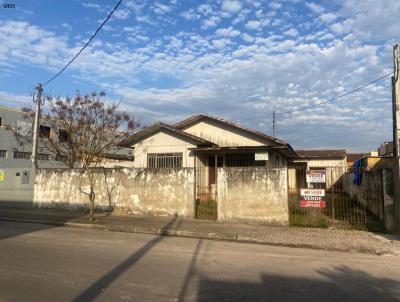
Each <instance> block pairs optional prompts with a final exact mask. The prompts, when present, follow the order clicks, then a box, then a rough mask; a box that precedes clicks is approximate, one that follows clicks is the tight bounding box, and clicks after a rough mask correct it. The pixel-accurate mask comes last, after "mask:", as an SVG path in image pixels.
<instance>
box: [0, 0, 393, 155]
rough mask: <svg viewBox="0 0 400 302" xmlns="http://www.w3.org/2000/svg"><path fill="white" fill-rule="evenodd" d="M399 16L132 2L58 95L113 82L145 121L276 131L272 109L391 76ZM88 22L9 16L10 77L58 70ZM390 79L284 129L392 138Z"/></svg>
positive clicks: (339, 9)
mask: <svg viewBox="0 0 400 302" xmlns="http://www.w3.org/2000/svg"><path fill="white" fill-rule="evenodd" d="M291 2H292V3H291ZM81 8H82V10H84V12H85V14H88V15H90V16H91V17H92V19H93V20H101V18H102V17H103V16H104V11H102V10H100V9H99V7H98V6H96V5H95V4H93V3H87V2H85V3H84V4H82V6H81ZM399 15H400V4H399V2H398V1H396V0H387V1H381V2H378V3H377V2H375V1H369V0H367V1H362V2H361V3H360V2H359V1H355V0H342V1H333V2H332V3H331V4H329V6H321V5H319V4H317V3H314V2H312V1H308V2H306V3H302V2H299V1H274V2H273V3H271V4H269V5H268V4H266V3H264V2H261V1H235V0H225V1H221V2H219V3H217V2H204V3H197V2H196V3H195V4H193V3H192V5H189V4H188V3H179V2H177V1H163V2H161V1H145V2H141V1H126V2H124V5H123V6H122V7H121V11H120V12H119V14H118V15H117V18H114V19H113V20H112V22H110V23H109V24H108V28H107V30H106V31H105V32H104V33H103V34H102V35H101V36H99V40H98V43H96V44H94V45H93V46H92V47H90V48H88V49H87V50H86V51H85V52H84V53H83V54H82V55H81V57H80V58H79V59H78V60H77V61H76V62H75V63H74V64H73V65H72V66H71V68H70V70H69V72H68V74H67V75H65V76H64V77H62V78H60V79H58V81H59V83H60V84H58V86H57V87H61V88H59V89H60V91H58V93H59V94H62V93H71V92H73V91H74V90H75V89H82V88H84V87H88V86H90V87H94V88H96V89H105V90H106V91H107V92H108V94H109V95H110V96H112V97H114V98H117V99H120V100H121V102H122V104H123V106H124V107H125V108H127V109H129V110H132V111H134V112H135V113H136V114H138V115H139V116H140V117H141V118H142V119H143V120H144V121H145V122H146V123H150V122H152V121H155V120H163V121H166V122H176V121H178V120H179V119H181V118H183V117H187V116H188V115H191V114H196V113H198V112H205V113H209V114H213V115H220V116H224V117H225V118H227V119H231V120H233V121H235V122H239V123H241V124H243V125H245V126H247V127H252V128H256V129H258V130H261V131H264V132H266V133H270V132H271V116H272V111H277V112H285V111H291V110H296V109H299V108H302V107H303V106H308V105H313V104H315V103H318V102H320V101H324V100H327V99H330V98H332V97H335V96H336V95H338V94H340V93H343V92H345V91H347V90H350V89H353V88H355V87H357V86H360V85H362V84H363V83H365V82H368V81H370V80H373V79H374V78H377V77H379V76H381V75H383V74H385V73H387V72H390V68H391V46H392V43H393V42H395V39H396V37H397V34H398V32H400V25H398V24H400V23H399V22H397V21H396V20H397V18H398V16H399ZM382 16H384V17H382ZM82 22H83V21H82ZM87 22H88V23H85V24H80V26H77V25H74V24H73V23H71V24H67V23H66V22H61V23H60V24H64V25H59V24H47V25H43V24H41V25H40V26H39V25H38V24H37V23H35V19H34V18H30V17H29V16H27V17H26V18H18V19H17V18H11V17H10V18H5V19H3V21H0V41H2V45H1V46H0V67H1V68H2V71H3V73H2V74H1V75H0V79H4V80H7V79H12V78H13V77H15V76H16V74H18V72H19V70H20V69H21V68H26V67H27V66H28V67H29V68H31V69H32V70H38V71H40V72H41V73H43V74H47V75H51V74H52V73H53V72H54V71H56V70H57V69H59V68H61V67H62V66H63V64H64V63H65V61H66V60H67V59H68V58H70V57H71V56H72V55H73V54H74V53H75V52H76V51H77V50H78V49H79V47H80V46H81V45H82V41H81V40H79V39H76V38H75V39H74V37H77V36H78V35H82V39H84V36H85V35H84V33H83V32H81V31H80V30H79V28H81V27H82V26H85V28H93V27H95V25H96V23H93V22H92V23H90V22H89V21H87ZM97 24H98V23H97ZM89 25H91V26H89ZM57 26H59V27H60V28H59V29H57ZM67 27H68V31H65V28H67ZM61 28H64V30H61ZM78 41H79V42H78ZM100 41H101V42H100ZM389 84H390V83H389V78H388V79H386V80H385V81H382V82H379V83H377V84H376V85H374V86H371V87H369V88H368V89H365V90H363V91H362V92H360V93H357V94H354V95H352V96H349V97H347V98H346V99H343V100H341V101H338V102H337V103H331V104H329V105H326V106H321V107H318V108H316V109H314V110H309V111H301V112H296V113H293V114H290V115H278V132H277V134H278V136H279V137H281V138H283V139H286V140H288V141H289V142H290V143H291V144H292V145H294V146H295V147H298V148H304V147H320V148H322V147H329V148H348V149H350V150H369V149H374V148H376V147H377V145H378V144H379V143H381V142H382V141H384V140H387V139H390V135H391V130H390V127H391V120H390V119H391V104H390V99H391V96H390V85H389ZM82 85H83V86H82ZM84 85H87V86H84ZM0 90H1V91H2V92H0V99H1V101H2V102H3V103H4V102H5V101H6V99H7V98H8V99H9V100H16V99H17V98H18V89H16V90H15V91H12V90H7V89H6V87H5V86H0ZM53 91H54V90H53ZM20 95H21V97H20V98H21V100H23V101H26V100H27V99H26V97H25V98H24V97H22V94H20Z"/></svg>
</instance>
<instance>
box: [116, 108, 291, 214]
mask: <svg viewBox="0 0 400 302" xmlns="http://www.w3.org/2000/svg"><path fill="white" fill-rule="evenodd" d="M121 146H123V147H128V148H132V149H133V155H134V162H133V165H134V167H135V168H147V169H165V168H192V169H194V170H195V198H196V200H200V201H201V200H210V199H214V197H215V196H216V191H217V180H218V170H221V173H223V171H222V169H219V168H225V169H226V170H224V171H227V170H229V169H230V168H236V167H237V168H243V167H247V168H248V167H253V168H256V167H265V168H267V170H268V169H276V168H280V169H281V170H282V171H283V172H282V173H284V174H282V175H280V176H279V177H280V178H279V179H281V180H282V181H281V182H280V184H281V186H280V187H278V185H277V186H276V188H275V187H274V188H273V189H268V188H269V187H268V188H263V189H262V190H264V191H263V192H264V193H260V191H257V190H258V189H256V186H253V185H250V184H251V181H252V179H251V177H255V176H254V174H246V175H248V176H246V178H249V179H245V180H244V181H246V182H247V183H248V184H249V186H248V189H249V190H252V191H254V192H252V193H251V194H254V195H257V194H258V195H259V197H258V198H259V199H260V200H261V196H263V195H262V194H267V195H268V194H269V193H268V191H269V190H274V191H275V192H276V194H278V193H279V194H283V195H285V194H286V195H287V165H288V162H289V161H290V160H291V159H293V158H295V157H296V156H297V155H296V153H295V151H294V150H293V149H292V147H291V146H290V145H289V144H288V143H287V142H285V141H283V140H280V139H277V138H275V137H271V136H268V135H266V134H264V133H261V132H259V131H255V130H251V129H248V128H245V127H243V126H240V125H237V124H235V123H232V122H229V121H227V120H224V119H222V118H218V117H213V116H209V115H206V114H198V115H195V116H192V117H189V118H187V119H185V120H183V121H181V122H179V123H177V124H174V125H168V124H165V123H155V124H153V125H151V126H149V127H146V128H144V129H142V130H140V131H139V132H137V133H135V134H134V135H133V136H132V137H130V138H128V139H126V140H125V141H124V142H122V143H121ZM264 170H265V169H264ZM264 173H265V172H264ZM253 180H254V179H253ZM260 181H261V182H262V180H260ZM265 181H266V180H265V179H264V182H265ZM283 182H284V184H283ZM265 186H266V185H265ZM278 191H279V192H278ZM231 192H232V191H231ZM271 192H272V191H271ZM237 194H242V193H240V192H238V193H237ZM249 194H250V193H248V195H247V197H246V196H245V197H243V199H246V200H247V201H243V202H244V203H245V202H247V203H249V202H251V201H249V199H251V198H252V197H251V196H250V195H251V194H250V195H249ZM274 194H275V193H274ZM276 194H275V196H278V195H276ZM242 195H243V194H242ZM272 195H273V194H272V193H271V194H270V195H269V196H272ZM283 195H279V198H278V197H276V201H275V200H274V201H273V202H281V203H282V204H283V203H284V200H283V198H282V196H283ZM286 195H285V196H286ZM249 196H250V197H249ZM230 198H232V195H231V197H230ZM237 198H239V197H237ZM271 198H273V197H271ZM285 198H286V197H285ZM277 199H282V201H277ZM265 204H267V202H265ZM219 207H220V205H219ZM254 207H256V205H254ZM285 207H287V203H286V204H285ZM242 209H243V208H242ZM231 216H232V217H233V216H234V214H232V215H231ZM236 216H238V215H236ZM243 216H246V215H243ZM248 216H249V215H247V217H248Z"/></svg>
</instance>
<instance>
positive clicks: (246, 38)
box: [241, 33, 254, 43]
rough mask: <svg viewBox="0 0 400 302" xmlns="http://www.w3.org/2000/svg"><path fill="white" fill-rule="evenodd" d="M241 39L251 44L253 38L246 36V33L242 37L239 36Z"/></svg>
mask: <svg viewBox="0 0 400 302" xmlns="http://www.w3.org/2000/svg"><path fill="white" fill-rule="evenodd" d="M241 38H242V39H243V40H244V41H246V42H248V43H251V42H253V41H254V37H252V36H250V35H249V34H247V33H244V34H242V35H241Z"/></svg>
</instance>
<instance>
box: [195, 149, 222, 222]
mask: <svg viewBox="0 0 400 302" xmlns="http://www.w3.org/2000/svg"><path fill="white" fill-rule="evenodd" d="M216 164H217V163H216V160H215V157H214V156H208V157H206V158H205V159H204V161H203V165H201V163H200V162H199V163H198V164H197V165H196V168H195V177H196V178H195V201H196V207H195V217H196V218H199V219H210V220H217V218H218V203H217V171H218V170H217V167H218V165H216Z"/></svg>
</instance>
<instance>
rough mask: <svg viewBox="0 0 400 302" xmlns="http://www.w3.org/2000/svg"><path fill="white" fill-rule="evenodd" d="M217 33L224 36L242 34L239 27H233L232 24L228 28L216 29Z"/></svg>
mask: <svg viewBox="0 0 400 302" xmlns="http://www.w3.org/2000/svg"><path fill="white" fill-rule="evenodd" d="M215 33H216V35H218V36H223V37H237V36H239V35H240V31H238V30H237V29H233V27H232V26H230V27H228V28H219V29H217V30H216V32H215Z"/></svg>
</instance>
